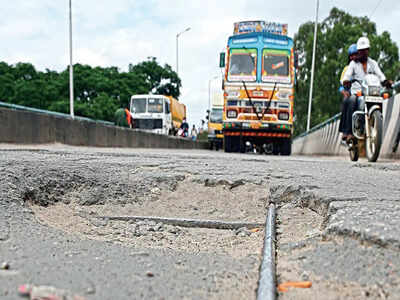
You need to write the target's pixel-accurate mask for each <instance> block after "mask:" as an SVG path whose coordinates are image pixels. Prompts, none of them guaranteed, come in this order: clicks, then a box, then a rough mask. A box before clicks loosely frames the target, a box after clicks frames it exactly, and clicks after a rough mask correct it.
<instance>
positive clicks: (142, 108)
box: [131, 98, 146, 114]
mask: <svg viewBox="0 0 400 300" xmlns="http://www.w3.org/2000/svg"><path fill="white" fill-rule="evenodd" d="M131 111H132V112H133V113H134V114H141V113H145V112H146V99H145V98H140V99H139V98H138V99H132V107H131Z"/></svg>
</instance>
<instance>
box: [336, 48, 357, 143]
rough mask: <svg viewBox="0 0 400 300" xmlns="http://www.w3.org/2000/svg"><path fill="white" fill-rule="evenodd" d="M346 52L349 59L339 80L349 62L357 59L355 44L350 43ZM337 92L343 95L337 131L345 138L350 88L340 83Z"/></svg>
mask: <svg viewBox="0 0 400 300" xmlns="http://www.w3.org/2000/svg"><path fill="white" fill-rule="evenodd" d="M348 54H349V61H348V63H347V65H346V66H345V67H344V69H343V72H342V75H341V76H340V81H342V80H343V77H344V74H345V73H346V71H347V69H348V67H349V64H350V63H351V62H352V61H353V60H354V61H355V60H356V59H357V44H352V45H351V46H350V47H349V49H348ZM339 92H340V93H341V94H342V95H343V102H342V114H341V116H340V122H339V132H341V133H342V140H346V139H347V136H348V134H349V132H348V129H347V128H345V124H346V117H347V116H346V111H347V107H348V105H349V104H350V101H349V98H350V88H345V87H344V86H343V85H340V88H339Z"/></svg>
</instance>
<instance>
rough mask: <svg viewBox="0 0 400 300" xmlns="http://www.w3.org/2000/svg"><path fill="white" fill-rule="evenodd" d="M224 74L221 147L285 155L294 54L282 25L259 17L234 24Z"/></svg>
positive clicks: (222, 57)
mask: <svg viewBox="0 0 400 300" xmlns="http://www.w3.org/2000/svg"><path fill="white" fill-rule="evenodd" d="M220 67H225V77H224V79H223V90H224V113H223V135H224V149H225V151H226V152H245V151H246V145H247V146H249V145H251V146H252V147H253V146H254V147H255V148H256V149H257V150H258V151H259V152H260V153H263V152H272V153H274V154H281V155H290V154H291V148H292V135H293V102H294V101H293V100H294V85H295V54H294V48H293V40H292V39H291V38H289V37H288V36H287V25H286V24H279V23H268V22H264V21H245V22H238V23H235V24H234V33H233V35H232V36H230V37H229V38H228V45H227V51H226V53H221V54H220Z"/></svg>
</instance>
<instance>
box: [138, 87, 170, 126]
mask: <svg viewBox="0 0 400 300" xmlns="http://www.w3.org/2000/svg"><path fill="white" fill-rule="evenodd" d="M130 112H131V116H132V128H136V129H147V130H153V129H161V128H163V119H165V116H166V115H168V114H170V100H169V99H168V98H167V97H163V96H152V95H150V96H146V95H144V96H132V98H131V106H130Z"/></svg>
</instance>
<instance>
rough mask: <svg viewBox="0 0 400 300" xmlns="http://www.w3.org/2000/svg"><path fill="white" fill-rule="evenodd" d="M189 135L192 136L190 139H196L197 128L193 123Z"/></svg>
mask: <svg viewBox="0 0 400 300" xmlns="http://www.w3.org/2000/svg"><path fill="white" fill-rule="evenodd" d="M190 136H191V137H192V141H195V140H196V139H197V129H196V126H195V125H193V128H192V130H191V132H190Z"/></svg>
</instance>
